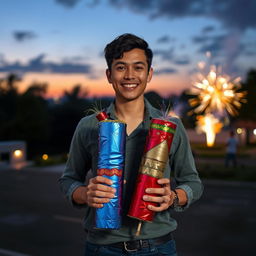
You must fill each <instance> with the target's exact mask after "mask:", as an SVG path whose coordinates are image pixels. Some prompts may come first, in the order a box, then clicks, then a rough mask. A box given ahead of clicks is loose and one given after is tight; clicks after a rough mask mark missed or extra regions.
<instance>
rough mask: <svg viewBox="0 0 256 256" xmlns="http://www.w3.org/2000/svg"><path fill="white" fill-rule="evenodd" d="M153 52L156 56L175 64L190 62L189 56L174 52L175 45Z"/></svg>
mask: <svg viewBox="0 0 256 256" xmlns="http://www.w3.org/2000/svg"><path fill="white" fill-rule="evenodd" d="M153 53H154V56H159V57H160V58H161V60H163V61H167V62H169V63H172V64H175V65H188V64H189V63H190V59H189V57H188V56H177V55H176V54H175V53H174V48H173V47H172V48H170V49H167V50H164V49H157V50H154V51H153Z"/></svg>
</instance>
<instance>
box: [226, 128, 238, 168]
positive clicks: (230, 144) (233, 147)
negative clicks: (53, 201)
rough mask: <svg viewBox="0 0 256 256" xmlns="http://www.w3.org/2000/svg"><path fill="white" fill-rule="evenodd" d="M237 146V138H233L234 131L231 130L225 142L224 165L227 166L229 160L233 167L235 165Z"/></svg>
mask: <svg viewBox="0 0 256 256" xmlns="http://www.w3.org/2000/svg"><path fill="white" fill-rule="evenodd" d="M237 146H238V140H237V139H236V138H235V133H234V132H233V131H230V136H229V138H228V140H227V144H226V158H225V166H226V167H229V163H230V162H231V164H232V165H233V167H236V165H237V160H236V154H237Z"/></svg>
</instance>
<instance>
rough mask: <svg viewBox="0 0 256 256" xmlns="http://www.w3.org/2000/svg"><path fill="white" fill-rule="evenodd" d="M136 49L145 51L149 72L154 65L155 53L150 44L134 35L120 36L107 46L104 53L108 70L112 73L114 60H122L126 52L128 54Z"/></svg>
mask: <svg viewBox="0 0 256 256" xmlns="http://www.w3.org/2000/svg"><path fill="white" fill-rule="evenodd" d="M135 48H138V49H142V50H144V52H145V55H146V58H147V63H148V71H149V70H150V67H151V64H152V58H153V52H152V50H151V49H150V48H149V47H148V43H147V42H146V41H145V40H144V39H142V38H140V37H138V36H135V35H133V34H123V35H120V36H118V37H117V38H115V39H114V40H113V41H112V42H111V43H109V44H107V46H106V47H105V50H104V52H105V59H106V61H107V65H108V69H109V70H110V71H111V65H112V62H113V60H116V59H120V58H122V57H123V54H124V52H128V51H130V50H133V49H135Z"/></svg>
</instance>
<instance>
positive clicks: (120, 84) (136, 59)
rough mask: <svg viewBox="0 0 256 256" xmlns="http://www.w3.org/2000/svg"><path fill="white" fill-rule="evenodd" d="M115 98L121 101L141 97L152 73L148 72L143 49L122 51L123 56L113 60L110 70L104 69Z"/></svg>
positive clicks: (151, 71)
mask: <svg viewBox="0 0 256 256" xmlns="http://www.w3.org/2000/svg"><path fill="white" fill-rule="evenodd" d="M106 74H107V78H108V81H109V83H111V84H112V86H113V88H114V90H115V93H116V98H117V99H118V100H121V101H123V102H127V101H132V100H136V99H138V98H140V97H143V93H144V91H145V88H146V86H147V83H148V82H150V80H151V78H152V74H153V70H152V68H150V70H149V72H148V63H147V58H146V55H145V52H144V50H141V49H138V48H135V49H132V50H131V51H128V52H124V54H123V57H122V58H120V59H116V60H114V61H113V63H112V66H111V71H110V70H107V71H106Z"/></svg>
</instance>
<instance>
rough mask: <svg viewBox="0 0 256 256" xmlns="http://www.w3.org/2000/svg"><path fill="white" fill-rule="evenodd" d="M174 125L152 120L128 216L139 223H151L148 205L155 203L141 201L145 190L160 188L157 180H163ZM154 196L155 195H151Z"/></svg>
mask: <svg viewBox="0 0 256 256" xmlns="http://www.w3.org/2000/svg"><path fill="white" fill-rule="evenodd" d="M175 130H176V124H175V123H173V122H171V121H167V120H162V119H152V120H151V124H150V129H149V133H148V136H147V140H146V145H145V149H144V154H143V157H142V161H141V165H140V170H139V175H138V177H137V182H136V188H135V192H134V194H133V197H132V201H131V202H132V203H131V206H130V209H129V212H128V216H130V217H132V218H136V219H138V220H140V221H152V220H153V217H154V212H153V211H151V210H149V209H148V207H147V206H148V205H154V206H157V203H153V202H146V201H144V200H143V196H144V195H151V196H152V194H147V193H146V192H145V190H146V189H147V188H160V187H161V185H159V184H158V183H157V180H158V179H160V178H163V174H164V170H165V166H166V163H167V161H168V159H169V152H170V149H171V145H172V141H173V136H174V133H175ZM153 196H156V195H153Z"/></svg>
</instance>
